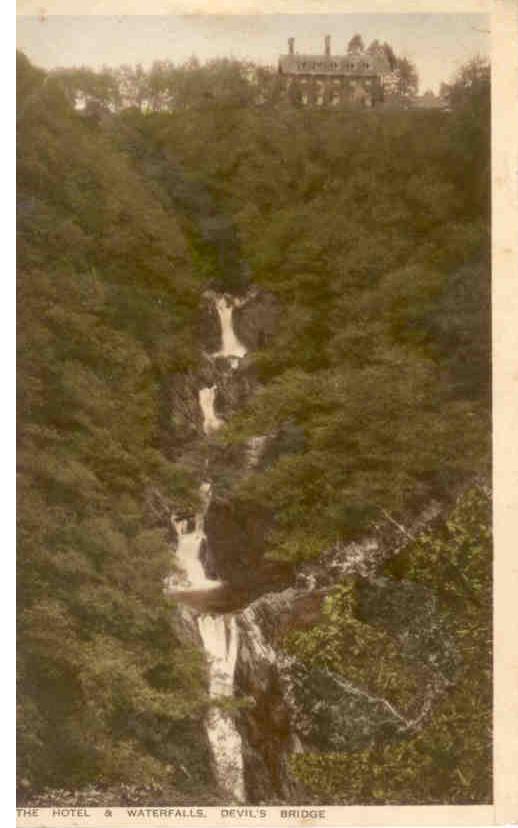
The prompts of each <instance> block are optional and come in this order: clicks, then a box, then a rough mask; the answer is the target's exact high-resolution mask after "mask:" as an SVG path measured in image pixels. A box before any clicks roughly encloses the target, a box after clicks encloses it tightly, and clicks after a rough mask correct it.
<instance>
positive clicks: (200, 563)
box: [167, 289, 459, 804]
mask: <svg viewBox="0 0 518 828" xmlns="http://www.w3.org/2000/svg"><path fill="white" fill-rule="evenodd" d="M257 295H258V293H257V291H256V290H252V289H250V290H249V291H248V293H247V294H246V295H245V296H243V297H240V298H236V297H232V296H231V295H229V294H217V293H214V292H212V291H209V292H208V293H207V294H206V295H205V297H204V301H205V302H207V303H209V305H210V306H212V307H213V308H214V309H216V311H217V314H218V319H219V322H220V326H221V336H220V342H219V343H218V345H216V346H215V347H216V349H215V351H214V352H213V353H212V354H209V355H207V354H206V363H207V364H206V368H205V369H204V371H203V377H202V378H201V379H200V381H202V379H203V381H208V382H210V384H209V385H206V386H202V387H200V388H198V392H197V401H198V405H199V409H200V416H201V432H202V434H203V437H202V438H201V439H202V441H203V443H204V445H205V450H206V456H205V461H204V472H203V481H202V482H201V485H200V503H201V506H200V510H199V512H198V513H197V514H196V515H195V516H190V515H189V516H186V515H181V516H180V515H173V516H172V523H173V525H174V527H175V530H176V536H177V546H176V557H175V565H176V567H177V571H175V573H174V574H173V575H172V576H171V577H170V579H169V581H168V585H167V589H168V591H169V593H170V594H171V595H172V596H173V597H174V599H175V601H176V602H177V603H178V605H179V606H180V608H181V610H180V611H181V613H182V617H183V619H184V621H186V622H187V623H188V624H189V625H190V627H191V628H192V629H195V630H197V635H198V640H199V642H200V645H201V646H202V648H203V650H204V652H205V657H206V659H207V663H208V672H209V690H210V695H211V697H212V699H213V702H215V704H214V706H213V707H212V708H211V710H210V712H209V714H208V717H207V721H206V727H207V734H208V738H209V743H210V745H211V750H212V755H213V761H214V768H215V773H216V777H217V779H218V781H219V784H220V786H221V789H222V791H223V792H224V795H225V796H226V797H227V799H228V798H230V800H232V801H235V802H248V803H252V804H258V803H268V802H270V803H272V802H290V801H292V802H296V801H298V802H301V801H312V798H311V794H310V792H309V791H308V790H307V789H306V788H305V787H304V785H303V784H302V783H301V781H300V780H297V778H296V777H295V776H294V775H293V773H292V771H291V770H290V762H291V761H292V758H293V757H294V756H297V754H298V755H302V754H303V752H304V751H305V750H310V751H311V750H316V751H317V752H321V751H323V752H324V753H328V752H329V751H350V750H351V749H352V750H360V749H362V748H364V747H366V746H368V745H371V744H372V743H373V742H376V741H379V740H380V739H381V740H386V739H388V740H389V741H391V740H392V741H393V740H396V741H397V740H399V739H401V738H404V737H405V735H409V734H410V735H411V734H414V733H416V732H418V731H419V729H420V728H421V727H422V725H423V724H425V723H426V720H427V718H428V717H429V715H430V712H431V710H432V708H433V706H434V705H435V703H436V701H437V700H438V699H441V697H442V695H443V693H444V691H445V690H446V689H447V688H448V687H450V686H451V684H452V682H453V680H454V678H455V676H456V673H457V670H458V660H459V656H458V652H457V650H456V648H455V645H454V643H453V642H452V638H451V635H450V634H449V633H448V631H447V625H446V623H445V618H444V614H443V612H442V611H441V608H440V606H439V605H438V602H437V598H436V596H434V594H433V592H432V591H430V590H429V589H427V588H426V587H421V586H419V585H418V584H415V583H412V582H409V581H403V582H399V581H395V580H394V579H392V578H389V577H386V575H383V574H382V569H383V566H384V564H385V563H386V561H387V560H389V559H391V558H393V557H395V556H397V554H398V552H399V551H400V549H402V548H404V547H405V546H406V545H407V544H408V538H409V537H416V536H417V535H418V534H419V532H421V531H422V530H423V529H424V528H429V527H432V526H433V525H437V522H438V521H439V520H440V518H441V512H442V511H443V509H442V508H441V506H440V505H439V504H438V503H430V504H429V505H428V506H427V508H426V509H424V510H421V512H420V513H419V515H417V516H416V517H415V518H414V519H413V520H412V522H411V523H410V524H409V525H408V526H407V527H406V528H403V527H400V526H398V525H397V524H394V523H393V524H390V523H387V522H385V524H384V525H383V526H380V527H378V530H377V531H375V532H373V533H371V535H370V536H368V537H365V538H363V539H362V540H361V541H359V542H353V543H350V544H347V545H343V544H342V545H340V544H338V545H337V546H335V547H334V548H332V549H330V550H329V551H328V552H327V553H325V554H324V555H323V556H322V557H321V558H320V559H319V560H318V561H317V562H315V563H311V562H310V563H307V564H301V565H299V566H298V567H293V566H288V565H283V564H282V563H279V562H275V561H268V560H267V559H266V558H265V557H264V550H265V546H266V544H265V539H266V536H267V533H268V531H269V529H271V518H268V516H265V515H264V514H262V513H261V511H260V510H258V511H255V512H254V511H252V512H251V513H250V514H246V512H245V513H244V514H243V513H240V511H239V504H238V506H237V508H236V505H235V504H234V505H233V504H232V502H231V501H228V499H227V498H226V496H225V493H224V492H220V491H219V490H218V478H217V467H218V463H219V464H220V465H221V459H220V458H218V452H220V451H221V447H220V446H218V442H217V440H215V439H214V437H215V435H216V434H217V432H218V431H219V429H220V428H221V427H222V426H223V425H224V423H225V420H224V419H223V412H224V411H225V410H226V411H227V412H228V413H229V416H231V412H233V411H234V412H235V411H236V408H235V405H236V398H237V399H238V400H239V399H241V402H242V401H243V399H246V396H247V394H248V395H249V394H250V393H251V392H252V388H253V387H254V385H256V381H255V380H253V381H252V384H250V378H249V377H248V380H247V385H246V390H245V392H243V388H241V392H240V393H236V386H237V387H239V385H240V384H241V383H243V381H244V380H243V375H245V376H246V375H247V373H248V374H249V372H250V368H249V366H247V364H246V358H247V349H246V347H245V346H244V345H243V343H242V342H241V341H240V339H239V338H238V336H237V335H236V331H235V328H234V324H233V315H234V311H235V309H236V308H246V307H247V304H248V302H250V306H249V309H248V312H249V313H250V314H251V316H252V319H253V318H254V300H255V301H257ZM266 301H267V302H269V301H270V300H269V299H268V298H267V299H266ZM253 324H254V323H252V326H253ZM255 325H256V327H259V328H260V325H258V323H257V319H256V320H255ZM249 328H250V324H249ZM192 393H193V396H194V397H195V396H196V395H195V392H194V390H193V391H192ZM269 442H271V435H257V436H255V437H252V438H249V439H248V442H247V444H246V446H244V447H243V449H242V450H241V452H240V453H239V452H238V455H237V457H236V456H234V457H231V458H230V468H231V469H232V468H233V469H234V474H237V475H242V476H244V477H246V475H247V474H248V473H250V472H251V471H253V470H254V469H255V468H256V467H257V466H258V465H261V463H262V462H263V458H264V456H265V453H266V454H267V447H268V443H269ZM226 463H227V466H228V464H229V459H228V458H226ZM227 470H228V469H227ZM214 471H215V473H216V478H215V481H213V480H212V475H213V472H214ZM347 580H349V581H351V580H354V581H355V589H356V591H357V594H358V601H359V608H358V617H360V618H362V619H363V622H364V624H365V629H367V630H370V629H371V628H372V629H378V630H381V631H382V635H389V636H390V639H387V641H390V644H391V646H393V642H396V644H397V647H399V648H400V650H401V653H400V654H398V656H396V657H393V661H397V659H398V658H399V660H400V661H401V662H402V664H398V665H397V667H398V669H400V670H402V671H403V673H405V675H406V674H408V675H406V680H407V682H408V684H409V686H410V692H408V691H407V692H405V691H404V692H403V693H402V694H401V695H402V698H401V700H400V699H398V697H397V691H396V696H395V697H394V693H393V692H392V693H391V692H388V694H384V693H383V692H381V693H380V692H379V690H377V691H373V690H371V689H369V686H368V682H367V686H366V683H365V680H364V678H363V677H360V678H359V680H357V681H356V682H355V681H354V680H349V679H344V677H343V676H342V675H340V674H339V673H336V672H334V671H333V670H331V669H328V668H324V669H322V668H319V667H316V668H312V667H308V666H307V665H305V664H304V663H303V662H301V661H300V659H298V658H297V657H294V656H293V655H292V654H291V655H290V654H289V652H288V651H287V648H286V643H285V642H286V636H288V635H289V634H290V633H291V634H293V633H295V634H296V633H297V632H300V631H301V630H302V631H303V630H308V629H309V630H310V629H312V628H314V627H315V626H316V625H318V624H319V623H320V622H322V620H323V619H324V618H325V607H326V601H327V600H328V598H329V597H330V596H332V595H333V594H334V591H335V590H336V588H337V587H340V585H341V584H343V583H344V582H347ZM377 644H379V642H377ZM363 658H367V659H368V658H369V653H368V652H365V653H364V654H363ZM374 686H376V687H378V688H379V686H380V685H379V682H374ZM394 699H396V700H394ZM225 700H227V703H225ZM228 702H230V703H228ZM236 702H237V703H236Z"/></svg>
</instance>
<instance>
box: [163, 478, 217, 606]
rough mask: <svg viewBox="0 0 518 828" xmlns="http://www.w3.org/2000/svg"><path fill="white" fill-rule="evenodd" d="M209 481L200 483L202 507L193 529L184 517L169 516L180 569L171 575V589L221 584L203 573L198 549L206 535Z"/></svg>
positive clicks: (185, 590)
mask: <svg viewBox="0 0 518 828" xmlns="http://www.w3.org/2000/svg"><path fill="white" fill-rule="evenodd" d="M210 493H211V489H210V483H202V484H201V486H200V497H201V502H202V508H201V510H200V511H199V512H198V514H197V515H196V516H195V518H194V529H193V530H192V531H189V521H188V520H187V518H184V517H176V516H175V515H173V516H172V517H171V522H172V523H173V525H174V527H175V529H176V532H177V535H178V546H177V548H176V560H177V563H178V564H179V568H180V570H181V572H180V574H176V573H175V574H174V575H171V577H170V578H169V582H168V583H169V588H170V590H171V591H177V592H180V591H181V592H189V591H193V590H199V589H215V588H216V587H219V586H221V582H220V581H216V580H210V579H209V578H207V576H206V574H205V570H204V568H203V564H202V562H201V561H200V549H201V545H202V543H203V541H204V540H206V535H205V531H204V523H205V515H206V513H207V509H208V508H209V503H210Z"/></svg>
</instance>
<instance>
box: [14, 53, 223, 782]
mask: <svg viewBox="0 0 518 828" xmlns="http://www.w3.org/2000/svg"><path fill="white" fill-rule="evenodd" d="M18 69H19V85H18V93H19V119H20V132H19V143H18V150H19V165H18V184H19V202H18V204H19V224H18V229H19V248H18V249H19V282H18V298H19V316H18V319H19V338H18V343H19V421H20V422H19V425H20V427H19V440H20V448H19V461H20V474H19V551H18V573H19V602H18V607H19V623H18V635H19V661H20V664H19V673H18V675H19V702H20V714H19V734H20V736H19V763H20V775H21V777H22V778H24V779H25V780H26V781H28V782H29V783H30V784H31V785H33V786H35V787H41V786H42V785H52V784H54V785H56V784H59V785H60V786H65V785H67V784H69V785H80V784H84V783H86V782H88V781H92V780H97V781H105V782H110V781H116V780H122V781H129V780H135V781H137V780H138V781H139V782H142V781H144V780H146V779H147V780H151V779H163V778H164V775H167V774H168V773H169V771H167V770H166V767H167V764H168V762H169V764H170V765H173V766H174V765H175V764H176V765H178V764H179V763H181V762H182V758H181V753H182V750H183V749H182V748H181V747H180V748H178V746H179V745H180V746H181V745H182V743H183V742H185V737H186V734H187V733H188V732H189V729H191V731H192V733H197V736H196V739H197V742H198V754H199V755H200V756H201V755H202V754H203V750H204V747H203V742H202V740H201V738H200V734H201V732H202V719H203V714H204V711H205V709H206V705H207V698H206V689H205V675H204V672H205V668H204V665H203V661H202V657H201V654H200V653H198V652H197V651H196V650H194V649H191V648H189V647H186V646H185V645H183V644H181V643H180V642H179V640H178V638H177V635H176V634H175V632H174V629H173V626H172V614H173V608H172V607H171V604H170V602H169V601H168V599H166V597H165V596H164V595H163V583H164V578H165V577H166V575H167V574H168V573H169V571H170V568H171V553H170V545H169V541H170V538H169V537H168V533H167V524H166V523H165V522H161V521H160V520H158V519H157V517H156V514H155V513H154V512H153V510H152V508H151V506H150V504H151V502H152V500H153V498H155V499H156V498H157V497H158V498H160V499H162V500H163V502H165V503H170V504H171V508H172V506H173V504H174V506H175V507H177V508H184V509H188V508H190V507H192V504H194V503H195V502H196V485H195V481H194V480H193V479H192V475H191V474H190V472H188V471H187V470H186V469H184V468H182V466H180V465H177V464H175V463H174V462H173V461H172V460H171V458H170V457H168V456H167V454H166V453H164V450H163V445H164V443H165V441H166V439H167V434H166V433H164V430H163V424H161V421H160V404H161V397H162V394H163V388H162V386H163V382H164V379H165V378H166V377H167V376H168V375H169V374H170V372H172V371H175V370H182V369H184V368H186V367H188V366H191V365H193V364H195V362H196V359H197V357H196V353H197V347H195V340H194V336H193V329H194V323H195V321H196V308H197V304H198V296H199V283H198V281H197V279H196V278H195V277H194V276H193V274H192V272H191V265H190V261H189V255H188V246H187V244H186V241H185V239H184V237H183V234H182V232H181V230H180V228H179V225H178V222H177V221H176V220H175V217H174V214H173V213H172V212H166V211H165V210H164V209H163V207H162V206H161V204H160V202H159V201H158V200H157V199H156V198H155V196H154V195H153V191H152V189H151V188H149V187H148V186H147V185H146V184H145V182H144V181H143V180H142V179H141V178H140V177H139V176H138V175H137V174H136V173H135V172H134V171H133V170H132V169H131V167H130V164H129V163H128V161H127V159H126V158H125V157H124V156H123V155H122V154H121V153H120V152H117V150H116V149H115V148H114V147H113V145H112V144H111V141H110V140H108V139H107V137H106V136H105V135H103V134H102V132H101V131H99V130H98V129H97V127H95V126H94V125H92V123H91V122H90V121H89V120H88V118H86V119H85V118H84V117H83V116H81V115H79V114H77V113H75V112H74V111H73V109H72V108H71V106H70V104H69V102H68V99H67V96H66V95H65V94H64V93H63V90H62V88H61V85H60V83H59V82H58V79H56V78H55V77H53V76H52V75H45V74H44V73H42V72H40V71H39V70H36V69H34V67H32V66H31V65H30V64H29V63H28V61H27V60H26V59H25V58H24V57H23V56H21V55H20V56H19V58H18ZM196 727H197V731H196ZM178 729H180V730H182V729H183V735H182V736H180V737H178V735H177V736H176V737H175V736H174V735H173V734H174V732H175V731H177V730H178ZM196 739H195V741H196ZM171 745H172V746H171ZM175 745H176V747H175ZM175 750H176V752H177V755H176V756H172V753H174V751H175ZM199 761H200V760H199V757H198V762H199ZM204 763H205V766H206V769H205V771H203V773H202V775H201V777H200V773H199V771H197V772H196V773H197V774H198V776H197V781H198V784H200V778H201V780H202V782H206V779H207V776H208V773H209V771H208V757H205V759H204Z"/></svg>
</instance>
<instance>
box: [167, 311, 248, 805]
mask: <svg viewBox="0 0 518 828" xmlns="http://www.w3.org/2000/svg"><path fill="white" fill-rule="evenodd" d="M215 305H216V308H217V310H218V314H219V317H220V320H221V332H222V342H223V344H222V348H221V350H220V351H218V353H216V354H213V356H215V357H225V358H227V359H228V360H229V363H230V367H231V368H236V367H237V365H238V364H239V360H240V359H241V358H242V357H243V356H244V355H245V354H246V348H245V347H244V345H242V344H241V342H239V340H238V339H237V337H236V335H235V333H234V329H233V327H232V309H233V302H232V300H231V299H229V298H228V297H226V296H219V297H216V298H215ZM216 390H217V387H216V385H212V386H209V387H206V388H201V389H200V390H199V392H198V399H199V404H200V408H201V412H202V415H203V431H204V433H205V434H206V435H207V436H208V435H210V434H211V433H213V432H214V431H217V430H218V428H221V426H222V425H223V420H221V419H220V418H219V417H218V416H217V414H216V412H215V410H214V400H215V395H216ZM254 448H255V447H254ZM259 450H260V449H259ZM210 496H211V487H210V483H208V482H204V483H202V484H201V487H200V498H201V502H202V508H201V509H200V511H199V512H198V514H197V515H196V516H195V519H194V527H193V528H192V530H190V528H189V527H190V524H189V521H188V519H186V518H184V517H177V516H173V517H172V522H173V524H174V526H175V528H176V531H177V535H178V546H177V550H176V560H177V563H178V565H179V569H180V570H181V573H180V574H179V575H178V574H176V573H175V575H173V576H171V578H170V579H169V588H170V590H171V591H174V592H175V593H176V594H180V593H182V592H194V591H197V592H203V591H209V590H210V591H212V590H214V589H216V588H219V587H221V586H222V583H221V581H219V580H215V579H210V578H207V575H206V573H205V569H204V566H203V563H202V561H201V560H200V552H201V549H202V544H203V542H204V541H205V540H206V535H205V529H204V526H205V515H206V513H207V509H208V507H209V503H210ZM196 620H197V625H198V630H199V633H200V637H201V640H202V642H203V646H204V648H205V652H206V653H207V656H208V660H209V693H210V696H211V697H212V698H214V699H216V698H220V699H221V698H225V697H227V698H229V697H231V696H233V694H234V671H235V666H236V660H237V654H238V646H239V631H238V627H237V624H236V621H235V618H234V617H233V616H231V615H225V614H200V615H197V619H196ZM207 735H208V738H209V743H210V746H211V748H212V753H213V756H214V763H215V766H216V771H217V774H218V777H219V779H220V782H221V784H222V785H223V786H224V787H225V788H226V789H227V790H228V791H229V792H230V793H231V794H232V796H233V797H234V798H235V799H236V800H237V801H240V802H242V801H244V799H245V785H244V772H243V750H242V741H241V735H240V733H239V731H238V730H237V728H236V726H235V724H234V721H233V719H232V718H231V716H230V715H229V714H228V713H227V712H225V710H224V709H223V708H218V707H216V706H215V707H213V708H212V709H211V711H210V713H209V716H208V718H207Z"/></svg>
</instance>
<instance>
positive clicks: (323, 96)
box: [278, 35, 390, 107]
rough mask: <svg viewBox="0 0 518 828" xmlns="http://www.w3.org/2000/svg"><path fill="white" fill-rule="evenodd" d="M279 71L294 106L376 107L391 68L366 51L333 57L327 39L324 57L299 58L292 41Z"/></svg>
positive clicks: (281, 61) (304, 56) (329, 39)
mask: <svg viewBox="0 0 518 828" xmlns="http://www.w3.org/2000/svg"><path fill="white" fill-rule="evenodd" d="M278 71H279V77H280V78H281V84H282V88H283V90H284V91H285V92H286V93H287V94H288V96H289V97H290V99H291V100H292V101H294V102H298V103H301V104H309V105H327V106H351V105H355V106H362V107H373V106H376V105H377V104H379V103H381V102H382V101H383V89H384V86H383V80H384V77H385V76H386V75H388V74H389V73H390V67H389V66H388V63H387V61H386V60H385V59H384V58H383V57H381V56H380V55H373V54H370V53H369V52H366V51H360V50H355V51H350V52H346V53H345V52H344V54H339V55H332V54H331V38H330V36H329V35H326V38H325V46H324V53H323V54H321V55H305V54H298V53H297V52H296V51H295V40H294V38H293V37H290V38H289V39H288V54H286V55H281V56H280V57H279V69H278Z"/></svg>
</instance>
